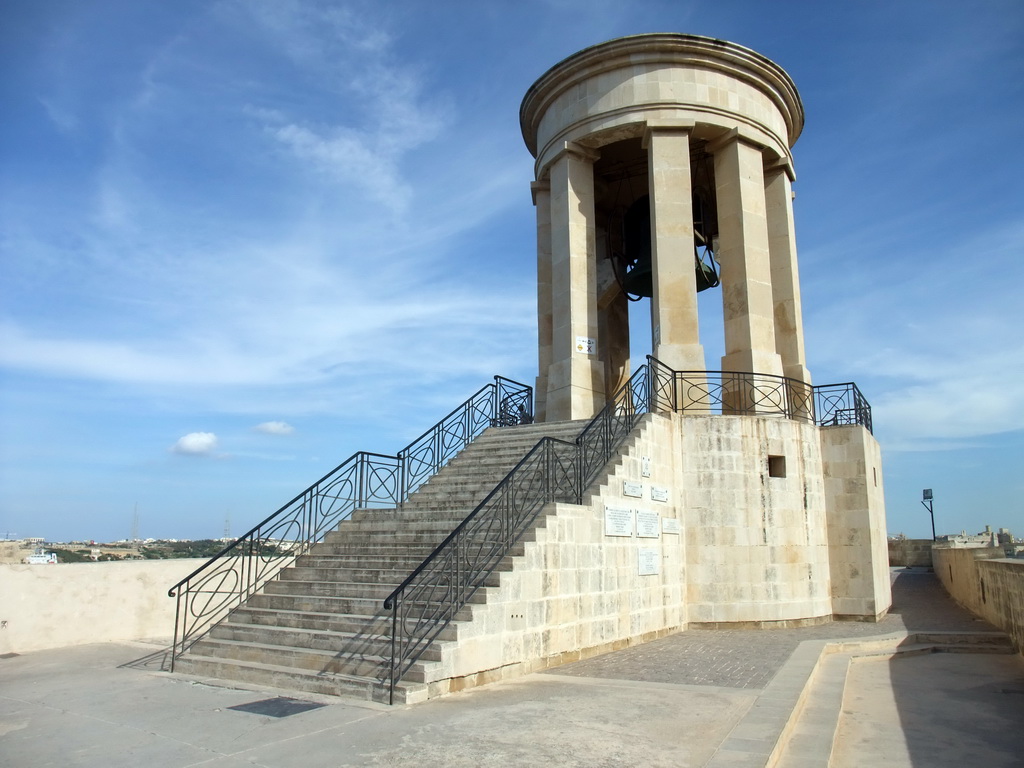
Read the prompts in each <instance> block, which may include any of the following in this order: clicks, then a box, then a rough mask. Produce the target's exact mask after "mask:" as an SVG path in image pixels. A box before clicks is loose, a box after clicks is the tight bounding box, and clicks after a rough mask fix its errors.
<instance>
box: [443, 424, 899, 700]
mask: <svg viewBox="0 0 1024 768" xmlns="http://www.w3.org/2000/svg"><path fill="white" fill-rule="evenodd" d="M857 429H858V430H859V429H861V428H857ZM861 431H864V432H866V431H865V430H861ZM847 433H848V434H850V435H851V437H852V439H850V440H847V441H846V442H845V443H844V442H843V441H837V444H839V445H846V444H852V445H853V446H854V447H853V449H851V451H852V453H853V454H855V456H853V457H852V458H851V457H848V456H847V454H846V453H845V452H843V451H833V454H832V456H831V461H832V463H833V469H834V470H835V469H836V467H838V468H839V469H840V470H842V471H847V472H848V474H852V473H853V472H854V470H855V465H856V463H857V459H856V455H860V456H861V459H860V461H861V462H862V463H863V461H864V458H863V456H864V454H865V453H866V446H868V445H869V443H868V442H867V441H866V440H865V438H864V437H863V435H860V434H858V433H853V432H851V431H847ZM869 437H870V436H869ZM872 442H873V441H872ZM857 451H860V453H859V454H857ZM875 458H876V459H877V454H876V455H875ZM843 462H846V463H843ZM862 471H863V470H862ZM869 476H870V472H869ZM828 478H829V469H828V467H827V466H826V465H825V464H824V463H823V460H822V455H821V442H820V440H819V430H818V428H816V427H814V426H811V425H807V424H802V423H799V422H795V421H790V420H787V419H779V418H773V417H750V416H689V415H687V416H682V415H678V414H672V415H666V414H648V415H647V416H645V417H644V419H643V421H642V422H641V428H640V430H639V431H638V433H637V434H636V435H634V436H633V437H632V438H631V439H630V440H629V441H628V442H627V445H626V448H625V450H624V452H623V454H622V456H621V457H620V458H619V459H617V460H615V461H613V462H612V464H611V466H609V467H608V468H607V474H606V476H605V478H604V479H603V480H602V481H601V482H600V483H599V485H598V486H597V487H596V488H594V489H593V490H592V491H591V493H590V494H589V495H588V496H587V497H586V498H585V499H584V500H583V501H584V503H583V504H580V505H576V504H552V505H549V506H548V507H547V508H545V509H544V510H543V512H542V518H541V520H540V522H539V524H538V525H537V527H536V529H535V530H534V531H533V532H532V534H531V535H530V537H529V540H528V541H527V542H526V543H525V548H524V554H523V556H522V557H519V558H516V559H515V560H514V561H513V563H512V568H511V570H509V571H508V572H505V573H502V574H500V578H499V582H498V585H497V586H496V587H491V588H489V589H488V591H487V600H486V602H485V603H477V604H473V605H471V606H467V608H466V609H465V611H464V613H463V615H462V617H461V618H463V619H465V618H467V615H471V616H472V621H468V620H462V621H459V622H458V626H457V636H458V641H457V642H449V643H447V644H446V645H445V648H444V653H443V654H442V657H443V660H442V661H441V662H438V663H437V664H435V665H433V666H432V667H431V668H429V669H428V672H427V674H428V679H427V682H432V683H434V685H435V686H436V690H435V691H434V693H435V694H437V693H444V692H446V691H448V690H452V689H454V688H458V687H462V686H465V685H473V684H476V683H480V682H487V681H491V680H495V679H501V678H502V677H506V676H513V675H517V674H522V673H524V672H529V671H532V670H535V669H540V668H544V667H546V666H551V665H554V664H559V663H563V662H565V661H569V660H574V659H577V658H581V657H584V656H588V655H593V654H596V653H601V652H605V651H608V650H612V649H615V648H621V647H624V646H627V645H630V644H632V643H636V642H643V641H646V640H650V639H653V638H655V637H659V636H661V635H664V634H668V633H671V632H676V631H679V630H682V629H685V628H687V626H690V625H692V624H703V625H717V624H729V625H734V626H735V625H740V626H743V625H746V626H761V625H770V624H781V625H797V624H802V623H808V622H817V621H825V620H828V619H830V618H831V617H832V614H833V606H834V604H835V602H836V590H835V589H833V586H832V581H831V571H832V569H833V568H834V567H835V565H834V563H833V562H832V560H831V559H830V553H829V549H830V543H831V540H830V535H831V533H832V531H831V528H832V526H830V523H829V521H828V519H827V511H826V507H827V495H828V490H827V488H826V482H827V479H828ZM846 479H847V480H848V481H849V482H848V483H845V484H843V485H842V486H841V487H842V488H843V489H844V490H845V491H846V492H847V494H848V496H852V497H853V498H854V499H855V500H856V504H860V506H859V507H858V506H856V504H855V503H854V501H853V500H850V501H847V503H846V504H845V506H842V509H843V512H844V514H845V516H844V517H843V519H842V523H843V524H842V526H837V527H839V528H842V529H843V530H844V531H845V534H844V535H845V536H846V538H845V539H844V540H843V541H842V546H843V547H845V548H846V550H845V551H844V553H843V556H842V557H841V558H839V560H838V562H841V563H842V564H843V565H844V566H846V565H849V564H863V568H864V573H865V576H864V577H863V578H861V579H860V580H859V581H858V580H857V579H848V580H847V581H846V582H844V584H845V586H846V588H849V589H854V588H857V587H858V586H860V585H861V584H863V585H864V586H863V594H861V593H858V594H857V595H856V597H855V602H853V603H850V604H844V606H845V610H846V612H848V613H851V614H855V613H856V611H857V610H865V611H868V615H867V618H874V617H875V616H876V614H877V612H878V611H879V610H881V611H883V612H884V610H885V608H887V607H888V605H889V602H888V596H889V591H888V584H889V582H888V562H887V558H886V552H885V528H884V515H883V514H882V513H881V509H882V508H881V497H880V489H879V491H878V495H877V496H876V495H875V492H874V491H870V492H869V491H868V489H867V487H866V484H865V483H863V482H861V484H860V487H859V489H858V488H856V487H854V488H853V490H851V484H852V486H856V478H846ZM840 495H841V494H840ZM858 513H859V514H860V516H859V517H858V516H857V514H858ZM875 545H877V546H875ZM872 546H874V549H872ZM879 547H880V550H879ZM878 551H880V552H881V554H880V555H878ZM872 556H876V557H880V560H881V561H880V563H878V564H874V563H872V561H871V557H872ZM876 565H877V566H878V567H877V569H876V568H875V566H876ZM875 570H878V571H879V572H880V573H881V574H882V575H883V576H884V579H883V581H884V587H885V588H884V590H883V589H882V588H881V587H879V586H877V585H876V577H875ZM839 597H841V598H844V599H847V596H846V595H844V594H842V593H840V594H839ZM878 606H883V607H882V608H881V609H879V608H878Z"/></svg>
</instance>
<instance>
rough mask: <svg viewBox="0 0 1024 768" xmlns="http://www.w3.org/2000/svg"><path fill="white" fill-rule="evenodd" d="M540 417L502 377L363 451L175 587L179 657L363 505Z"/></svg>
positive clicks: (520, 387)
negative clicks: (480, 441)
mask: <svg viewBox="0 0 1024 768" xmlns="http://www.w3.org/2000/svg"><path fill="white" fill-rule="evenodd" d="M532 420H533V390H532V388H531V387H529V386H527V385H526V384H520V383H519V382H516V381H513V380H512V379H507V378H505V377H503V376H495V377H494V381H493V383H490V384H487V385H485V386H483V387H481V388H480V389H479V390H477V391H476V392H475V393H473V395H472V396H470V398H469V399H467V400H466V401H465V402H463V403H462V405H460V406H459V407H457V408H455V409H454V410H453V411H452V412H451V413H449V414H448V415H447V416H445V417H444V418H443V419H441V421H439V422H438V423H437V424H435V425H434V426H433V427H432V428H431V429H429V430H427V431H426V432H424V433H423V434H422V435H421V436H420V437H418V438H417V439H416V440H413V441H412V442H411V443H410V444H409V445H407V446H406V447H405V448H403V449H402V450H401V451H399V452H398V454H397V455H395V456H388V455H385V454H379V453H367V452H364V451H360V452H358V453H355V454H353V455H352V456H350V457H349V458H348V459H347V460H346V461H344V462H342V463H341V464H340V465H339V466H338V467H336V468H335V469H333V470H331V471H330V472H328V473H327V474H326V475H324V476H323V477H322V478H320V479H319V480H317V481H316V482H315V483H313V484H312V485H311V486H309V487H308V488H307V489H306V490H304V491H303V492H302V493H300V494H299V495H297V496H296V497H295V498H293V499H292V500H291V501H289V502H288V503H287V504H285V505H284V506H282V507H281V508H279V509H278V510H277V511H276V512H274V513H273V514H271V515H270V516H268V517H267V518H266V519H264V520H263V521H261V522H260V523H258V524H256V525H255V526H254V527H253V528H251V529H250V530H249V531H247V532H246V533H244V534H242V535H241V536H240V537H239V538H237V539H236V540H235V541H234V542H232V543H231V544H228V545H227V546H226V547H224V549H222V550H221V551H220V552H218V553H217V554H216V555H214V556H213V557H212V558H210V559H209V560H208V561H207V562H206V563H204V564H203V565H201V566H199V567H198V568H196V569H195V570H194V571H192V572H191V573H190V574H189V575H188V576H186V577H185V578H183V579H182V580H181V581H179V582H178V583H176V584H175V585H174V586H172V587H171V588H170V589H169V590H168V592H167V594H168V596H169V597H174V598H176V599H177V603H176V605H175V614H174V641H173V644H172V646H171V671H172V672H173V671H174V660H175V659H176V658H177V657H178V656H180V655H181V654H182V653H184V652H185V651H186V650H187V649H188V648H189V647H190V646H191V645H192V644H194V643H195V642H196V641H197V640H198V639H199V638H200V637H202V636H203V635H204V634H205V633H206V631H207V630H208V629H210V628H211V627H212V625H213V624H214V623H216V622H217V621H219V620H220V619H221V618H222V617H223V616H225V615H226V614H227V613H228V612H229V611H231V610H232V609H233V608H235V607H236V606H238V605H240V604H241V603H242V602H244V601H245V600H246V599H247V598H249V597H250V596H252V595H254V594H255V593H256V592H258V591H259V590H260V589H262V588H263V586H264V585H265V584H266V583H267V582H268V581H269V580H271V579H272V578H274V577H275V576H276V575H277V574H278V573H279V572H280V571H281V569H282V568H283V567H284V566H286V565H288V564H289V563H291V562H292V561H293V560H294V558H295V557H297V556H299V555H302V554H305V553H306V552H308V551H309V549H310V548H311V547H312V546H313V545H314V544H316V543H318V542H319V541H321V540H322V539H323V538H324V536H325V535H326V534H327V533H328V532H329V531H331V530H333V529H335V528H336V527H337V526H338V524H339V523H340V522H341V521H343V520H346V519H348V518H349V517H350V516H351V515H352V512H353V511H355V510H356V509H366V508H382V507H383V508H387V507H397V506H398V505H400V504H402V503H403V502H404V501H405V500H406V499H407V498H408V496H409V494H410V493H412V492H413V491H414V490H415V489H416V488H418V487H419V486H420V485H422V484H423V483H424V482H425V481H426V480H427V479H429V478H430V476H431V475H433V474H434V473H435V472H437V471H438V470H439V469H440V468H441V467H443V466H444V465H445V464H447V463H448V461H450V460H451V459H452V457H453V456H455V454H457V453H458V452H459V451H461V450H462V449H463V448H465V447H466V446H467V445H468V444H469V443H470V442H471V441H472V440H473V439H474V438H475V437H476V436H477V435H479V434H480V433H481V432H483V431H484V430H485V429H486V428H487V427H490V426H511V425H513V424H517V423H529V422H531V421H532Z"/></svg>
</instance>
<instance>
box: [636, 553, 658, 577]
mask: <svg viewBox="0 0 1024 768" xmlns="http://www.w3.org/2000/svg"><path fill="white" fill-rule="evenodd" d="M637 555H638V559H639V561H640V570H639V573H640V575H641V576H655V575H657V574H658V573H660V572H661V553H660V552H658V550H656V549H640V550H637Z"/></svg>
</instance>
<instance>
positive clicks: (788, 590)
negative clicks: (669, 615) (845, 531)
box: [674, 416, 832, 625]
mask: <svg viewBox="0 0 1024 768" xmlns="http://www.w3.org/2000/svg"><path fill="white" fill-rule="evenodd" d="M674 421H675V424H676V428H677V430H678V432H679V434H680V445H681V454H680V478H679V484H680V486H681V487H682V498H683V509H684V513H683V515H684V525H685V528H686V543H687V573H688V579H687V603H688V607H689V612H690V621H691V622H695V623H701V624H704V625H716V624H720V623H741V624H748V625H760V624H766V623H767V624H771V623H794V622H797V623H799V622H805V621H807V620H808V619H819V620H824V619H826V618H828V617H830V616H831V615H832V596H831V592H830V588H829V583H830V575H829V555H828V539H827V535H826V527H827V525H826V519H825V508H826V505H825V493H824V487H823V483H822V463H821V453H820V447H819V443H818V435H817V432H818V430H817V428H816V427H813V426H810V425H807V424H803V423H800V422H796V421H790V420H788V419H779V418H772V417H753V416H675V417H674Z"/></svg>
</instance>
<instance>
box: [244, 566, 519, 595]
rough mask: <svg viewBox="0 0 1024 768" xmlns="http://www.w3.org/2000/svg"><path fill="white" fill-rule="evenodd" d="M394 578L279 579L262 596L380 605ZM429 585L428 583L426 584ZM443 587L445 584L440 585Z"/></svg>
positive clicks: (490, 579)
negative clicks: (369, 601) (368, 601)
mask: <svg viewBox="0 0 1024 768" xmlns="http://www.w3.org/2000/svg"><path fill="white" fill-rule="evenodd" d="M406 575H408V574H406ZM404 578H405V576H403V577H402V579H398V578H395V579H394V580H393V581H391V582H379V583H375V582H369V581H367V582H359V581H328V580H326V579H314V580H302V579H288V580H285V579H281V580H279V581H271V582H269V583H268V584H267V585H266V587H264V591H263V593H264V595H267V596H271V595H295V596H301V597H335V598H370V599H378V601H379V602H380V603H383V602H384V599H385V598H386V597H387V596H388V595H390V594H391V593H392V592H394V590H395V588H396V587H398V585H399V584H400V583H401V582H402V581H403V580H404ZM500 579H501V572H500V571H494V572H492V573H491V574H489V575H488V576H487V577H486V578H485V580H484V586H487V587H496V586H498V585H499V580H500ZM426 583H429V582H426ZM441 586H442V587H445V586H446V585H445V584H442V585H441Z"/></svg>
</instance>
